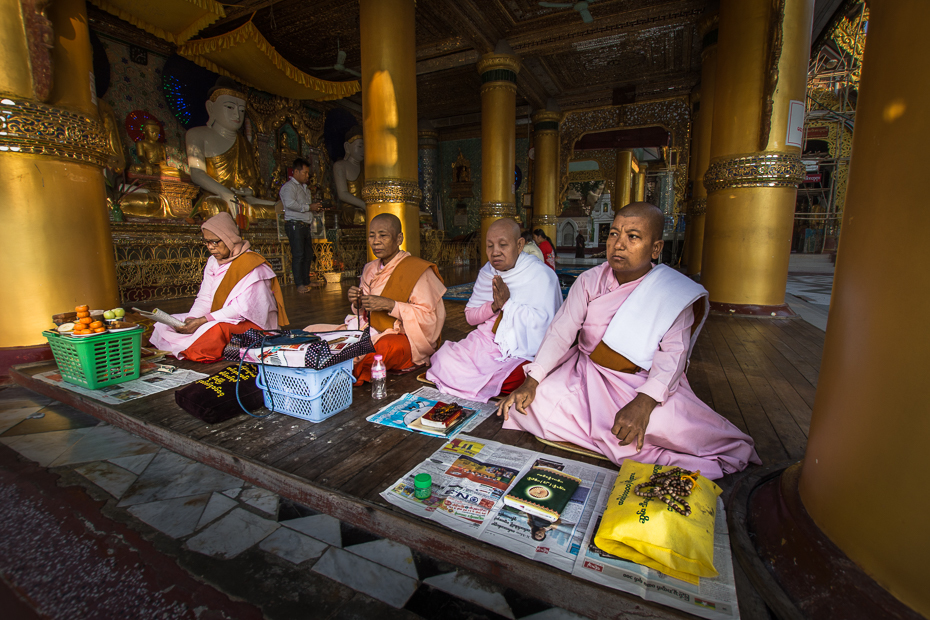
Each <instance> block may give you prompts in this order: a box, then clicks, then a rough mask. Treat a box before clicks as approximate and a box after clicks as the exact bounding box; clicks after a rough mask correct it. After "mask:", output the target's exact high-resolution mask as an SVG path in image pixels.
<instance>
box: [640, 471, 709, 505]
mask: <svg viewBox="0 0 930 620" xmlns="http://www.w3.org/2000/svg"><path fill="white" fill-rule="evenodd" d="M700 475H701V472H700V471H696V472H694V473H692V472H689V471H687V470H685V469H682V468H681V467H675V468H674V469H670V470H668V471H664V472H661V473H658V474H652V475H651V476H649V480H648V481H647V482H643V483H640V484H637V485H636V486H635V487H634V488H633V492H634V493H635V494H636V495H638V496H640V497H655V498H658V499H660V500H662V501H663V502H665V503H666V504H668V505H669V506H670V507H671V508H672V509H673V510H675V511H676V512H678V513H679V514H680V515H682V516H683V517H690V516H691V505H690V504H689V503H688V502H687V500H685V498H686V497H687V496H689V495H691V491H693V490H694V489H696V488H697V477H698V476H700ZM645 487H652V488H651V490H650V489H647V490H644V488H645Z"/></svg>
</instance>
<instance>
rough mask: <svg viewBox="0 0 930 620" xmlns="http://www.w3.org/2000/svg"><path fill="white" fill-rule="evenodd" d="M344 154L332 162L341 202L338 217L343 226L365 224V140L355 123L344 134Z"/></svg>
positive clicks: (337, 193) (360, 129)
mask: <svg viewBox="0 0 930 620" xmlns="http://www.w3.org/2000/svg"><path fill="white" fill-rule="evenodd" d="M345 149H346V155H345V157H344V158H342V159H340V160H339V161H337V162H336V163H335V164H333V180H334V181H335V182H336V195H337V196H338V198H339V200H340V201H341V202H342V205H341V207H340V209H339V211H340V214H339V219H340V221H341V222H342V225H343V226H365V225H366V223H367V218H366V217H365V213H366V209H365V201H364V200H363V199H362V188H363V187H365V169H364V167H363V166H362V160H363V159H365V142H364V140H363V139H362V128H361V127H359V126H358V125H356V126H355V127H353V128H352V129H350V130H349V132H348V133H347V134H346V141H345Z"/></svg>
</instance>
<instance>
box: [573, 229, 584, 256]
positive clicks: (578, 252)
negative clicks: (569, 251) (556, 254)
mask: <svg viewBox="0 0 930 620" xmlns="http://www.w3.org/2000/svg"><path fill="white" fill-rule="evenodd" d="M575 258H584V235H582V234H581V233H578V236H576V237H575Z"/></svg>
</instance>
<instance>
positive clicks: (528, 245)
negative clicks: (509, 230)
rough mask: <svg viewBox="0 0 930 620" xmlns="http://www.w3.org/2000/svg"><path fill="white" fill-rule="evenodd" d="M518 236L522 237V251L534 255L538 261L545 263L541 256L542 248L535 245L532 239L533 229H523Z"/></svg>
mask: <svg viewBox="0 0 930 620" xmlns="http://www.w3.org/2000/svg"><path fill="white" fill-rule="evenodd" d="M520 236H521V237H523V241H524V243H523V252H525V253H527V254H529V255H530V256H535V257H536V258H538V259H539V260H540V262H543V263H545V262H546V259H545V257H543V253H542V250H540V249H539V246H538V245H536V242H535V241H534V240H533V231H531V230H524V231H523V232H522V233H520Z"/></svg>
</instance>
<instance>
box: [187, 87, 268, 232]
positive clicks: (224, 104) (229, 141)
mask: <svg viewBox="0 0 930 620" xmlns="http://www.w3.org/2000/svg"><path fill="white" fill-rule="evenodd" d="M245 102H246V95H245V93H243V92H242V91H241V90H240V89H239V88H238V86H236V84H235V83H234V82H232V81H231V80H226V79H225V78H220V79H219V80H217V85H216V86H215V87H214V88H213V89H211V91H210V99H209V100H208V101H207V103H206V106H207V114H208V115H209V120H208V121H207V124H206V125H204V126H203V127H194V128H193V129H190V130H188V132H187V136H186V141H187V163H188V165H189V166H190V175H191V180H192V181H193V182H194V183H196V184H197V185H199V186H200V187H201V188H202V189H203V190H204V191H206V192H207V193H209V194H212V195H210V196H207V197H205V198H203V199H202V200H201V201H200V202H199V203H198V205H197V207H195V209H194V211H195V212H196V213H199V214H200V215H201V216H202V217H203V218H204V219H207V218H209V217H212V216H213V215H216V214H217V213H220V212H221V211H228V212H229V213H230V214H232V216H233V217H235V218H236V220H237V221H238V222H240V227H242V224H243V223H244V222H248V221H250V220H257V219H273V218H274V217H275V214H274V202H271V201H269V200H262V199H260V198H257V197H256V196H255V190H256V189H257V188H258V187H259V184H260V182H261V177H260V176H259V173H258V167H257V166H256V165H255V160H254V158H253V157H252V147H251V145H250V144H249V142H248V140H246V139H245V137H244V136H243V135H242V134H240V133H239V129H240V128H241V127H242V123H243V122H245ZM240 207H241V211H242V212H241V213H240ZM240 216H243V217H240Z"/></svg>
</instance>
